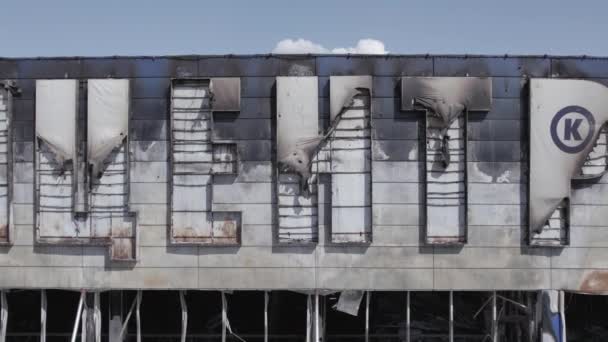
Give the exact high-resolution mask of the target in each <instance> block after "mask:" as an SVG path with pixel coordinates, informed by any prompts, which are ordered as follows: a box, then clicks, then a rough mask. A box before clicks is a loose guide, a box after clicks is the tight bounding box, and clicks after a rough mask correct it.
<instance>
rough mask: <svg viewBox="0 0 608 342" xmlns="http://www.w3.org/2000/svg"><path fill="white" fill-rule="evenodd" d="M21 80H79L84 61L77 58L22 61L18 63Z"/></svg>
mask: <svg viewBox="0 0 608 342" xmlns="http://www.w3.org/2000/svg"><path fill="white" fill-rule="evenodd" d="M17 70H18V77H19V78H28V79H42V78H79V77H81V76H82V61H81V60H80V59H77V58H61V59H59V58H57V59H22V60H18V62H17Z"/></svg>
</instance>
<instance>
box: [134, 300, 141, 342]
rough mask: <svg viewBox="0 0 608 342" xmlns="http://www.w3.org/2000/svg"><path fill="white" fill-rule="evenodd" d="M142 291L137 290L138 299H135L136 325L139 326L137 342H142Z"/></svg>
mask: <svg viewBox="0 0 608 342" xmlns="http://www.w3.org/2000/svg"><path fill="white" fill-rule="evenodd" d="M141 296H142V292H141V290H137V297H136V298H135V301H136V303H137V304H136V306H135V323H136V325H137V342H141V315H140V311H139V309H140V307H141Z"/></svg>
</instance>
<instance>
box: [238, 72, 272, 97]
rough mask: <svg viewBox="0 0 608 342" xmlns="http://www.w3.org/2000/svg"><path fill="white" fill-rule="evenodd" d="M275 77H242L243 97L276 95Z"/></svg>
mask: <svg viewBox="0 0 608 342" xmlns="http://www.w3.org/2000/svg"><path fill="white" fill-rule="evenodd" d="M274 89H275V78H274V77H242V78H241V97H274Z"/></svg>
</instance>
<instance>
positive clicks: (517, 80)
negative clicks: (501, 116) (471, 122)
mask: <svg viewBox="0 0 608 342" xmlns="http://www.w3.org/2000/svg"><path fill="white" fill-rule="evenodd" d="M525 84H526V80H525V79H524V78H521V77H492V97H494V98H499V99H500V98H510V99H515V98H519V97H521V94H522V91H523V90H524V86H525Z"/></svg>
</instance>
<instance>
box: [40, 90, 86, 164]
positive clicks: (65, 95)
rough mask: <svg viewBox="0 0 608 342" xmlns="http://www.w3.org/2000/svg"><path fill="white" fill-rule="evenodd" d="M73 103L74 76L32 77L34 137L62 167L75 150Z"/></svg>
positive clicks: (72, 156) (76, 95)
mask: <svg viewBox="0 0 608 342" xmlns="http://www.w3.org/2000/svg"><path fill="white" fill-rule="evenodd" d="M77 107H78V80H37V81H36V137H37V138H38V139H39V140H40V141H42V142H43V143H44V144H46V145H47V146H48V147H49V148H50V150H51V151H52V152H53V154H54V156H53V158H54V160H55V161H56V162H57V164H59V165H61V166H62V167H65V164H66V163H67V162H69V161H72V160H73V159H74V155H75V153H76V123H77V113H78V109H77Z"/></svg>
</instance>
